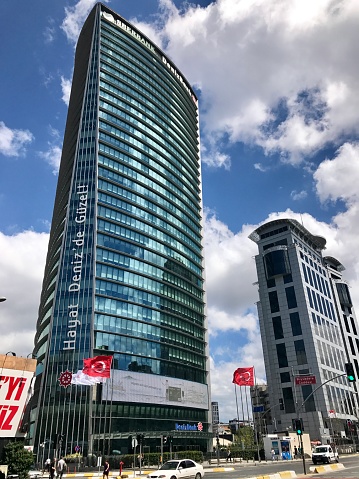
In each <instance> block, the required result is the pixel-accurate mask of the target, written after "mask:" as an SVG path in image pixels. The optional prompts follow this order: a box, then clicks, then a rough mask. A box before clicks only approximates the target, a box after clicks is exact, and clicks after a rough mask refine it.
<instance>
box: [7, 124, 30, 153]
mask: <svg viewBox="0 0 359 479" xmlns="http://www.w3.org/2000/svg"><path fill="white" fill-rule="evenodd" d="M33 139H34V136H33V134H32V133H31V132H30V131H29V130H17V129H13V130H12V129H11V128H9V127H7V126H6V125H5V123H4V122H3V121H0V154H2V155H4V156H21V155H23V154H24V153H25V151H26V145H27V144H28V143H31V142H32V141H33Z"/></svg>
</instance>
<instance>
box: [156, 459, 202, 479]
mask: <svg viewBox="0 0 359 479" xmlns="http://www.w3.org/2000/svg"><path fill="white" fill-rule="evenodd" d="M203 476H204V470H203V467H202V465H201V464H197V462H194V461H192V459H174V460H172V461H167V462H165V463H164V464H163V465H162V466H161V467H160V468H159V469H158V470H157V471H153V472H151V473H150V474H149V475H148V476H147V478H148V479H182V478H186V479H189V478H191V479H201V477H203Z"/></svg>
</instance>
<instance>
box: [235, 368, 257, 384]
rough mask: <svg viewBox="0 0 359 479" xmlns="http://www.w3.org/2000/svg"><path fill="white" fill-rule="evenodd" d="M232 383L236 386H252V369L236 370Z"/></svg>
mask: <svg viewBox="0 0 359 479" xmlns="http://www.w3.org/2000/svg"><path fill="white" fill-rule="evenodd" d="M232 383H234V384H238V386H254V367H253V366H252V367H251V368H238V369H236V370H235V371H234V373H233V381H232Z"/></svg>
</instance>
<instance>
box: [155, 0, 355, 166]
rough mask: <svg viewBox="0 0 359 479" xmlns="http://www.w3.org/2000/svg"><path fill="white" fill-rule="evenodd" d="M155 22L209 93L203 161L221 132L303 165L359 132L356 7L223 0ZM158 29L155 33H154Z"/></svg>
mask: <svg viewBox="0 0 359 479" xmlns="http://www.w3.org/2000/svg"><path fill="white" fill-rule="evenodd" d="M187 5H188V6H187V8H186V9H185V10H181V11H180V10H178V9H177V8H176V7H175V6H174V3H173V2H172V1H170V0H165V1H164V0H163V1H162V2H161V6H162V8H163V10H164V11H165V14H164V18H165V24H164V25H159V24H152V25H149V27H148V29H147V32H148V34H149V36H150V37H151V38H160V39H161V43H162V45H163V46H164V47H165V48H166V51H167V53H168V54H169V56H170V57H171V58H172V59H173V60H174V61H175V63H176V65H178V67H179V68H180V69H181V70H182V71H184V72H185V74H186V77H187V78H188V79H189V80H190V81H191V83H192V84H193V85H195V86H196V88H198V89H199V90H200V92H201V110H202V112H201V121H202V126H203V132H204V135H203V136H202V144H206V145H207V152H206V154H205V155H204V160H207V159H208V160H209V162H210V164H211V165H212V164H213V161H215V158H218V162H217V164H218V166H223V165H227V164H228V162H227V161H226V162H223V158H222V157H221V155H218V154H212V155H211V154H209V150H210V146H211V143H210V141H209V139H210V138H212V136H213V135H216V136H222V137H223V139H225V140H226V139H227V138H228V139H229V142H231V143H235V142H245V143H249V144H255V145H259V146H260V147H262V148H263V150H264V151H265V152H266V153H267V154H272V153H279V154H280V156H281V158H282V160H283V161H284V162H290V163H292V164H299V163H300V162H302V161H303V158H304V157H305V156H308V155H312V154H314V153H315V152H317V151H318V150H319V149H320V148H322V147H323V146H325V145H328V144H340V141H341V139H342V138H343V137H344V136H345V135H349V134H353V133H355V134H357V133H359V82H358V81H357V79H358V76H359V64H358V62H355V61H353V58H356V56H357V54H356V45H357V44H358V42H359V29H358V28H357V25H358V22H359V4H358V2H339V1H334V2H333V1H332V0H322V1H320V2H315V5H313V2H311V1H310V0H293V1H290V2H288V1H286V0H251V1H248V2H238V1H237V0H217V1H216V2H213V3H211V4H210V5H208V6H207V7H201V6H193V5H190V4H187ZM151 29H152V33H151Z"/></svg>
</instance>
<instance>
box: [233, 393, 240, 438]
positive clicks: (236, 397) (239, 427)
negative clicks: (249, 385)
mask: <svg viewBox="0 0 359 479" xmlns="http://www.w3.org/2000/svg"><path fill="white" fill-rule="evenodd" d="M234 393H235V395H236V407H237V425H238V440H239V433H240V427H239V412H238V398H237V388H236V384H234Z"/></svg>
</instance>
